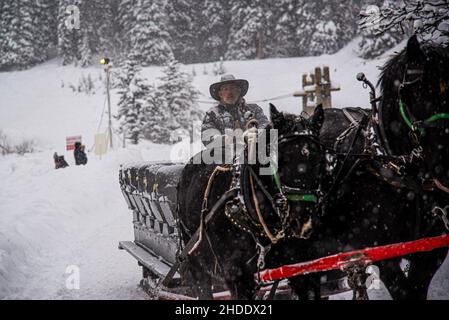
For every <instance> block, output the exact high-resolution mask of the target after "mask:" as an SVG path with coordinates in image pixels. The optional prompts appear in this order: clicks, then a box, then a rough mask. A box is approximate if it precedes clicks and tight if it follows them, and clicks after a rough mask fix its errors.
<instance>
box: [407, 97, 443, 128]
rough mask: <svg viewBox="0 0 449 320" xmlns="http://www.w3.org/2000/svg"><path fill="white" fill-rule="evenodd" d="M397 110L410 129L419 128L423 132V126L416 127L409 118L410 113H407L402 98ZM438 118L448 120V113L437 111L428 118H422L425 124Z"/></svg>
mask: <svg viewBox="0 0 449 320" xmlns="http://www.w3.org/2000/svg"><path fill="white" fill-rule="evenodd" d="M399 112H400V113H401V116H402V119H403V120H404V122H405V123H406V124H407V126H408V127H409V128H410V130H412V131H416V130H419V132H420V133H421V134H424V132H425V128H420V127H419V126H418V127H416V126H415V123H414V122H413V120H412V119H411V117H410V115H409V114H408V111H407V110H406V107H405V104H404V102H403V101H402V99H400V100H399ZM439 120H449V113H438V114H435V115H433V116H431V117H429V118H428V119H426V120H424V123H425V124H431V123H432V122H435V121H439Z"/></svg>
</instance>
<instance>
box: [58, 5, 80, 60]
mask: <svg viewBox="0 0 449 320" xmlns="http://www.w3.org/2000/svg"><path fill="white" fill-rule="evenodd" d="M80 1H81V0H59V13H58V51H59V56H60V57H62V64H63V65H68V64H71V63H77V62H78V61H79V60H80V59H81V50H80V48H81V45H82V40H83V37H82V32H81V28H80V29H77V28H76V26H74V25H71V24H70V23H69V21H70V20H69V19H70V18H71V12H70V11H69V10H68V9H69V8H70V6H73V5H75V4H77V5H79V4H80ZM81 5H82V3H81ZM79 7H81V6H79Z"/></svg>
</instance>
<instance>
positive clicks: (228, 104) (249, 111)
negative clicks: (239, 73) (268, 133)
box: [201, 75, 269, 146]
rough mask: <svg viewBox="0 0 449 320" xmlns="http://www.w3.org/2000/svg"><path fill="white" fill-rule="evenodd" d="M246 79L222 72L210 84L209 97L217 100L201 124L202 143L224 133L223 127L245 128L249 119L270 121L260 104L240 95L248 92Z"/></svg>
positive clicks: (265, 123) (261, 126)
mask: <svg viewBox="0 0 449 320" xmlns="http://www.w3.org/2000/svg"><path fill="white" fill-rule="evenodd" d="M248 88H249V83H248V81H247V80H243V79H236V78H235V77H234V76H233V75H225V76H223V77H222V78H221V81H220V82H217V83H214V84H212V85H211V86H210V94H211V96H212V98H214V99H215V100H217V101H218V102H219V103H218V105H217V106H215V107H213V108H211V109H210V110H209V111H208V112H207V113H206V116H205V117H204V120H203V124H202V126H201V140H202V142H203V144H204V145H205V146H207V145H208V144H210V143H211V142H212V141H213V140H214V139H216V138H218V137H220V138H221V137H224V136H225V135H226V130H236V129H241V130H243V131H245V130H246V127H247V125H248V122H249V121H252V120H257V122H258V127H259V128H263V127H265V126H266V125H267V124H268V123H269V121H268V119H267V117H266V116H265V115H264V113H263V111H262V108H261V107H259V106H258V105H256V104H246V102H245V100H244V99H243V97H244V96H245V95H246V94H247V93H248Z"/></svg>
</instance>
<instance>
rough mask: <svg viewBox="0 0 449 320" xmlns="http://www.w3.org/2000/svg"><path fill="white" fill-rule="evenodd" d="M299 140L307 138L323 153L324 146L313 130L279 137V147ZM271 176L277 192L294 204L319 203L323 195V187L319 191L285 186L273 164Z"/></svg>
mask: <svg viewBox="0 0 449 320" xmlns="http://www.w3.org/2000/svg"><path fill="white" fill-rule="evenodd" d="M299 138H306V139H308V140H310V141H312V142H313V143H315V144H317V145H318V146H319V149H320V151H323V145H322V144H321V143H320V142H319V141H318V139H317V136H316V135H315V134H314V133H313V132H312V131H311V130H303V131H297V132H294V133H291V134H288V135H281V136H280V137H279V141H278V145H279V146H280V145H281V144H285V143H288V142H291V141H294V140H297V139H299ZM324 158H325V159H326V157H324ZM270 166H271V174H272V178H273V181H274V185H275V187H276V190H277V191H278V192H279V194H280V195H281V196H284V197H285V198H286V199H287V200H289V201H292V202H313V203H319V202H320V199H321V197H322V195H323V192H322V191H321V186H319V187H318V189H314V190H306V189H301V188H294V187H290V186H287V185H286V184H283V183H282V181H281V177H280V175H279V171H278V168H277V166H276V165H274V164H271V165H270Z"/></svg>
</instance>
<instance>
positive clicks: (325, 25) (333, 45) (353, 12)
mask: <svg viewBox="0 0 449 320" xmlns="http://www.w3.org/2000/svg"><path fill="white" fill-rule="evenodd" d="M359 8H360V7H359V6H358V5H357V1H353V0H348V1H346V2H341V1H329V0H317V1H313V2H312V1H309V2H306V3H305V6H304V7H303V13H302V15H303V17H304V18H305V19H304V21H303V23H304V24H305V25H310V26H312V29H311V30H310V29H309V30H308V31H309V34H307V37H308V36H310V40H309V39H307V40H308V42H309V43H308V45H307V43H305V45H307V48H308V54H310V55H321V54H332V53H335V52H337V51H338V50H340V49H341V48H343V47H344V46H345V45H346V44H347V43H348V42H349V41H350V40H352V39H353V38H354V36H355V34H356V32H357V26H356V21H357V20H356V19H357V15H358V13H359V11H360V10H359ZM310 32H311V33H310Z"/></svg>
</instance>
